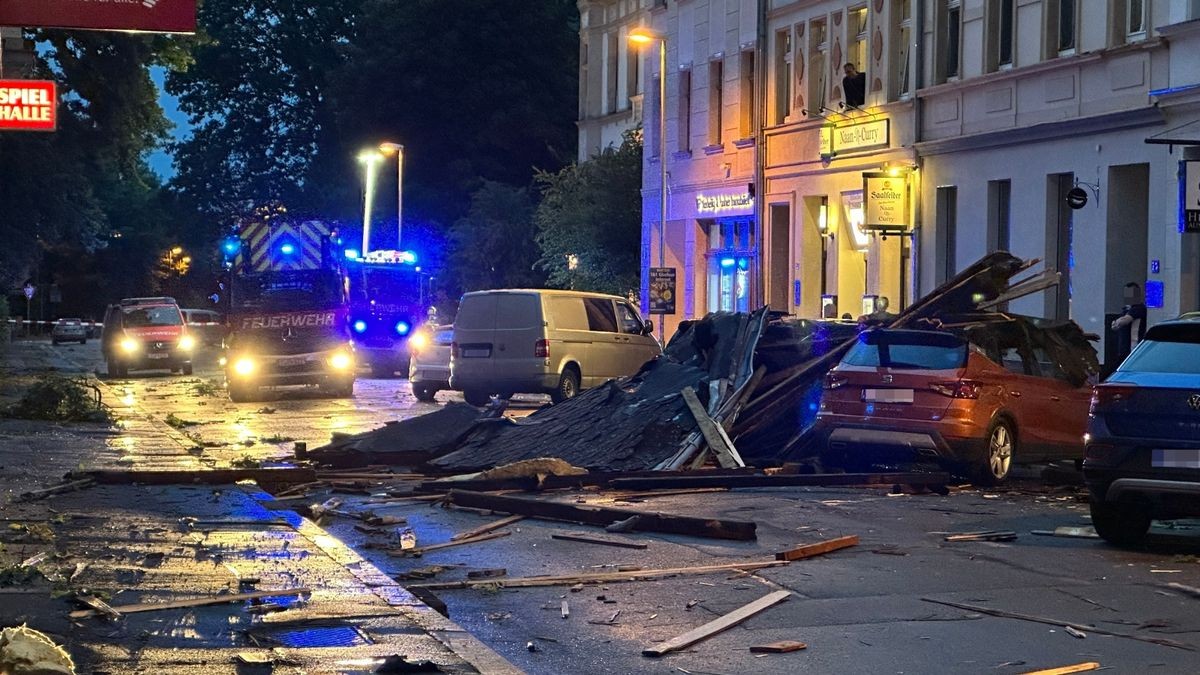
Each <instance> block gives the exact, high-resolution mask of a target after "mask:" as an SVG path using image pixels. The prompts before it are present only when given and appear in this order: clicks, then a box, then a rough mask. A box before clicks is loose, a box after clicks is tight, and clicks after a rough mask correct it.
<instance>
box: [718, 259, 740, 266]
mask: <svg viewBox="0 0 1200 675" xmlns="http://www.w3.org/2000/svg"><path fill="white" fill-rule="evenodd" d="M735 264H737V261H736V260H734V259H733V258H721V267H733V266H734V265H735Z"/></svg>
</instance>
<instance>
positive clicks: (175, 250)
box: [171, 246, 183, 255]
mask: <svg viewBox="0 0 1200 675" xmlns="http://www.w3.org/2000/svg"><path fill="white" fill-rule="evenodd" d="M180 253H183V247H182V246H176V247H175V248H173V249H171V255H179V254H180Z"/></svg>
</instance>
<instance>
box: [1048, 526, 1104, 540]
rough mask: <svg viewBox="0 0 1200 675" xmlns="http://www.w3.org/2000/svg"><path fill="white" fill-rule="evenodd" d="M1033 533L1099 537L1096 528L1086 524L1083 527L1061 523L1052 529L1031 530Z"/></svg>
mask: <svg viewBox="0 0 1200 675" xmlns="http://www.w3.org/2000/svg"><path fill="white" fill-rule="evenodd" d="M1032 533H1033V534H1036V535H1041V536H1043V537H1073V538H1078V539H1099V538H1100V535H1099V534H1096V528H1094V527H1092V526H1090V525H1088V526H1085V527H1072V526H1069V525H1061V526H1059V527H1056V528H1054V529H1053V530H1033V532H1032Z"/></svg>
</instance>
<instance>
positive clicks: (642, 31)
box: [629, 28, 667, 342]
mask: <svg viewBox="0 0 1200 675" xmlns="http://www.w3.org/2000/svg"><path fill="white" fill-rule="evenodd" d="M629 40H630V42H634V43H637V44H640V45H648V44H650V43H652V42H657V43H658V167H659V170H660V171H659V194H658V266H659V267H666V265H667V257H666V230H667V36H666V35H664V34H662V33H659V32H657V31H653V30H650V29H648V28H635V29H634V30H632V31H630V32H629ZM665 316H666V315H665V314H664V315H662V316H660V317H659V319H658V340H659V342H662V341H663V340H664V338H665V333H666V327H665V324H666V319H665V318H664V317H665Z"/></svg>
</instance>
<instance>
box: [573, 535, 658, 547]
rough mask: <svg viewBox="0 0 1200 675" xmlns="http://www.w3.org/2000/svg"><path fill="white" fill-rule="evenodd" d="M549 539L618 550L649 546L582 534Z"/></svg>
mask: <svg viewBox="0 0 1200 675" xmlns="http://www.w3.org/2000/svg"><path fill="white" fill-rule="evenodd" d="M550 538H551V539H561V540H563V541H577V542H580V543H582V544H597V545H600V546H616V547H618V548H635V549H638V550H645V549H646V548H648V547H649V546H650V545H649V544H643V543H639V542H635V541H618V540H616V539H601V538H600V537H589V536H586V535H582V534H552V535H550Z"/></svg>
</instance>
